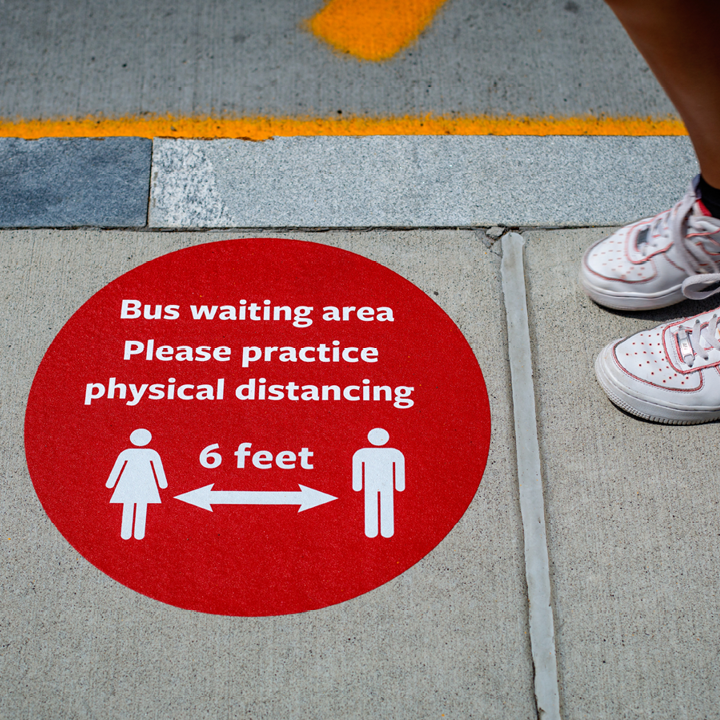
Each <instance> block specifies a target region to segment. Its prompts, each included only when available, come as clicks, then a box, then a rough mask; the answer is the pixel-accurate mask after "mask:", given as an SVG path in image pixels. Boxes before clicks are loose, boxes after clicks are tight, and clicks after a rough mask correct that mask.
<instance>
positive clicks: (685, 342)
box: [674, 313, 720, 367]
mask: <svg viewBox="0 0 720 720" xmlns="http://www.w3.org/2000/svg"><path fill="white" fill-rule="evenodd" d="M717 324H718V316H717V314H716V313H713V316H712V317H711V318H710V320H708V322H707V323H702V322H700V320H699V319H697V318H696V319H695V323H694V324H693V326H692V328H687V327H685V326H684V325H681V326H680V327H679V328H677V329H676V330H675V331H674V332H675V335H676V336H677V340H678V347H679V348H680V356H681V357H682V361H683V362H684V363H685V365H687V366H688V367H692V366H693V364H694V362H695V356H696V355H699V356H700V357H701V358H702V359H703V360H707V359H708V358H709V357H710V350H711V349H712V348H714V349H715V350H720V341H718V338H717ZM703 340H704V341H705V343H706V345H707V347H703V342H702V341H703Z"/></svg>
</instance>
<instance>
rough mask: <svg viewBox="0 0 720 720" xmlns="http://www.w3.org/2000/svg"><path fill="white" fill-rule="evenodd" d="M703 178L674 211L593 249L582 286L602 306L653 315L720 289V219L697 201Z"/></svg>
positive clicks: (584, 266) (584, 268)
mask: <svg viewBox="0 0 720 720" xmlns="http://www.w3.org/2000/svg"><path fill="white" fill-rule="evenodd" d="M699 177H700V176H698V177H697V178H695V180H694V181H693V183H692V185H691V187H690V188H689V189H688V191H687V193H686V194H685V197H683V199H682V200H680V202H678V203H677V205H675V207H674V208H672V209H671V210H666V211H665V212H663V213H660V215H656V216H655V217H654V218H646V219H645V220H640V221H639V222H636V223H633V224H631V225H627V226H626V227H624V228H621V229H620V230H618V231H617V232H616V233H615V234H614V235H611V236H610V237H608V238H605V239H604V240H600V242H597V243H595V244H594V245H592V246H591V247H590V248H589V249H588V251H587V252H586V253H585V256H584V257H583V260H582V265H581V268H580V284H581V285H582V287H583V289H584V290H585V292H586V293H587V294H588V295H589V296H590V297H591V298H592V299H593V300H594V301H595V302H596V303H598V304H599V305H604V306H605V307H609V308H614V309H616V310H650V309H654V308H661V307H666V306H667V305H672V304H674V303H677V302H680V301H681V300H684V299H685V298H686V297H688V298H692V299H694V300H699V299H701V298H705V297H708V296H709V295H712V294H713V293H715V292H718V291H720V287H718V288H715V289H712V290H709V291H707V290H706V291H704V292H701V291H700V290H702V289H703V288H707V287H708V286H710V285H713V284H716V283H718V282H720V219H718V218H714V217H712V216H711V215H710V213H709V212H708V210H707V208H706V207H705V206H704V205H703V203H702V201H701V200H699V199H698V196H697V190H696V188H697V183H698V180H699Z"/></svg>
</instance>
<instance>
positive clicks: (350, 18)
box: [305, 0, 446, 62]
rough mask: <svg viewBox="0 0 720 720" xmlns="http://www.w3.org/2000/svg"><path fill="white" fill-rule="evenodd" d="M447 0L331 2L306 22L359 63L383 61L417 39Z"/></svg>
mask: <svg viewBox="0 0 720 720" xmlns="http://www.w3.org/2000/svg"><path fill="white" fill-rule="evenodd" d="M445 2H446V0H329V2H328V3H327V5H325V7H324V8H323V9H322V10H320V12H318V13H317V14H316V15H314V16H313V17H312V18H310V20H308V21H307V23H305V25H306V27H307V28H308V29H309V30H310V31H311V32H312V33H313V34H314V35H315V36H316V37H318V38H320V39H321V40H324V41H325V42H326V43H328V44H329V45H331V46H332V47H333V48H335V49H336V50H338V51H340V52H343V53H349V54H350V55H352V56H353V57H355V58H357V59H358V60H372V61H375V62H381V61H383V60H389V59H390V58H391V57H393V56H394V55H397V53H399V52H400V51H401V50H402V49H403V48H405V47H407V46H408V45H410V44H411V43H413V42H415V40H417V38H418V36H419V35H420V33H421V32H422V31H423V30H425V28H427V27H428V25H430V23H431V22H432V21H433V18H434V17H435V15H436V13H437V11H438V10H439V9H440V8H441V6H442V5H444V4H445Z"/></svg>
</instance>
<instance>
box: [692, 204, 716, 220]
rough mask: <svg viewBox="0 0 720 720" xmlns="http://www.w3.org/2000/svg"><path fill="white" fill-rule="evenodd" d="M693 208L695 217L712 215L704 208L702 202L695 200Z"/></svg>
mask: <svg viewBox="0 0 720 720" xmlns="http://www.w3.org/2000/svg"><path fill="white" fill-rule="evenodd" d="M693 207H694V210H695V214H696V215H704V216H705V217H712V216H713V214H712V213H711V212H710V211H709V210H708V209H707V208H706V207H705V203H704V202H703V201H702V200H696V201H695V205H694V206H693Z"/></svg>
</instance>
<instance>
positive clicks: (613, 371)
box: [595, 309, 720, 425]
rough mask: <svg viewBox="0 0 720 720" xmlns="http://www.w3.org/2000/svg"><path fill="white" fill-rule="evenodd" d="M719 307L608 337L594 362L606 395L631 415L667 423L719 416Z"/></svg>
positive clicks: (703, 419) (713, 418) (687, 422)
mask: <svg viewBox="0 0 720 720" xmlns="http://www.w3.org/2000/svg"><path fill="white" fill-rule="evenodd" d="M719 311H720V309H718V310H716V311H715V312H713V311H710V312H706V313H702V314H701V315H697V316H696V317H694V318H689V319H687V320H675V321H674V322H670V323H665V324H663V325H658V326H657V327H655V328H653V329H652V330H644V331H643V332H639V333H637V334H636V335H631V336H630V337H628V338H625V339H624V340H615V341H614V342H611V343H610V344H609V345H608V346H607V347H606V348H605V349H604V350H603V351H602V352H601V353H600V355H598V358H597V360H596V361H595V374H596V375H597V379H598V382H599V383H600V385H601V386H602V389H603V390H604V391H605V392H606V393H607V396H608V397H609V398H610V400H612V401H613V402H614V403H615V404H616V405H617V406H618V407H621V408H622V409H623V410H626V411H627V412H629V413H632V414H633V415H637V416H638V417H641V418H645V419H646V420H654V421H655V422H661V423H668V424H671V425H691V424H694V423H702V422H708V421H710V420H716V419H718V418H720V328H718V316H717V313H718V312H719Z"/></svg>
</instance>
